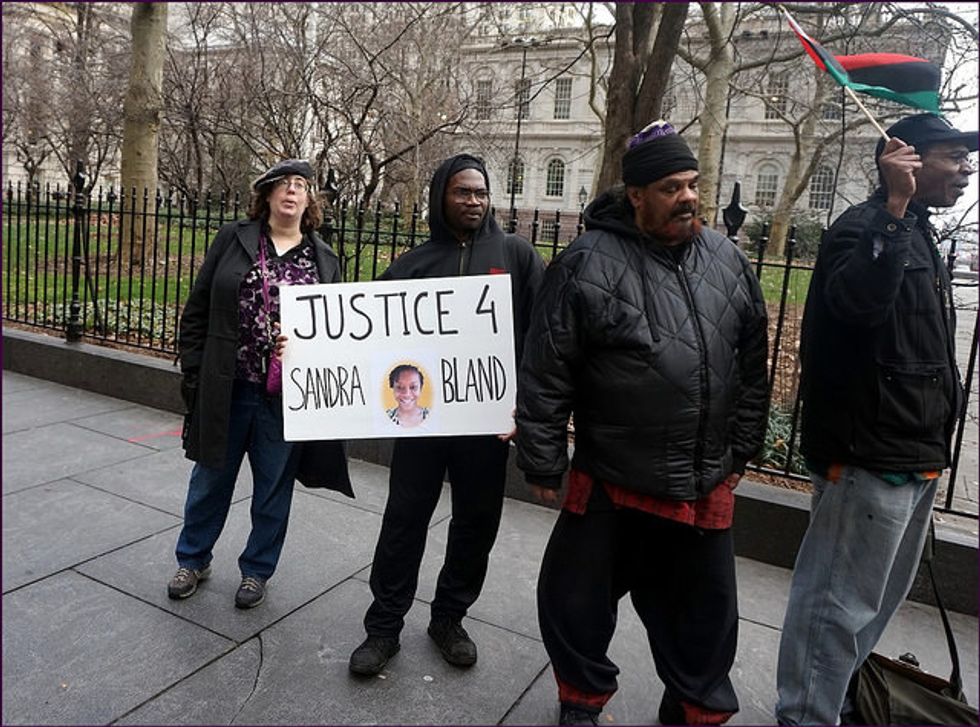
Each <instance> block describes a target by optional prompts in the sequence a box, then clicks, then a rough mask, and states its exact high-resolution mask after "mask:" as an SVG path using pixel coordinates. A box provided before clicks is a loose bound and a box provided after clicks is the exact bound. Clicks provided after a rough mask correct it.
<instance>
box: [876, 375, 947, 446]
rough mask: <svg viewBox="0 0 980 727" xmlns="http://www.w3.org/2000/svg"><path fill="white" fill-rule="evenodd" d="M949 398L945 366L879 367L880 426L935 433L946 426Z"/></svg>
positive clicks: (878, 417) (919, 432) (915, 433)
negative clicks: (946, 391)
mask: <svg viewBox="0 0 980 727" xmlns="http://www.w3.org/2000/svg"><path fill="white" fill-rule="evenodd" d="M946 409H947V402H946V396H945V392H944V391H943V372H942V369H939V368H934V367H923V368H911V367H907V368H896V367H890V366H879V368H878V416H877V418H876V420H877V423H878V426H879V427H880V428H881V429H883V430H888V431H891V432H902V433H907V434H913V435H935V434H936V433H937V432H941V431H942V430H943V426H944V423H945V419H946Z"/></svg>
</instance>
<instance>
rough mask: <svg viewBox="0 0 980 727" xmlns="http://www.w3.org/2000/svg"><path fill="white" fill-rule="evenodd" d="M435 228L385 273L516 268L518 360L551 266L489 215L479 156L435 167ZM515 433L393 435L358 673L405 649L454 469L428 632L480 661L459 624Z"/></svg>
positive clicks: (447, 653)
mask: <svg viewBox="0 0 980 727" xmlns="http://www.w3.org/2000/svg"><path fill="white" fill-rule="evenodd" d="M429 230H430V238H429V239H428V240H427V241H426V242H424V243H423V244H421V245H419V246H418V247H416V248H413V249H412V250H409V251H408V252H406V253H404V254H403V255H401V256H400V257H399V258H398V259H397V260H395V261H394V262H393V263H392V264H391V267H389V268H388V270H386V271H385V273H384V274H383V275H382V278H384V279H389V280H408V279H416V278H436V277H447V276H454V275H488V274H509V275H510V276H511V296H512V303H513V315H514V342H515V348H516V350H515V355H516V356H517V360H518V361H519V360H520V356H521V348H522V342H523V340H524V333H525V332H526V331H527V322H528V319H529V318H530V315H531V305H532V303H533V300H534V295H535V293H536V291H537V289H538V286H539V285H540V283H541V276H542V274H543V271H544V262H543V261H542V260H541V257H540V256H539V255H538V254H537V252H535V250H534V248H533V247H531V244H530V243H529V242H528V241H527V240H525V239H524V238H523V237H519V236H517V235H508V234H506V233H504V232H503V231H502V230H501V229H500V227H499V226H498V225H497V222H496V220H494V218H493V215H491V214H490V183H489V180H488V176H487V171H486V168H485V167H484V165H483V162H482V161H481V160H480V159H478V158H477V157H474V156H472V155H470V154H458V155H456V156H454V157H450V158H449V159H447V160H446V161H444V162H443V163H442V164H441V165H440V166H439V168H438V169H436V171H435V174H434V175H433V177H432V183H431V184H430V185H429ZM509 439H510V435H509V434H507V435H501V436H499V437H497V436H493V435H488V436H457V437H416V438H411V439H409V438H399V439H397V440H396V441H395V448H394V452H393V453H392V457H391V478H390V481H389V490H388V502H387V503H386V505H385V513H384V518H383V520H382V522H381V533H380V534H379V536H378V544H377V547H376V549H375V551H374V562H373V564H372V566H371V593H372V594H373V596H374V600H373V602H372V603H371V606H370V607H369V608H368V611H367V614H366V615H365V616H364V628H365V630H366V631H367V638H366V639H365V640H364V642H363V643H362V644H361V645H360V646H358V647H357V648H356V649H355V650H354V652H353V653H352V654H351V656H350V662H349V666H350V670H351V671H352V672H354V673H355V674H360V675H373V674H377V673H379V672H380V671H381V670H382V669H383V668H384V666H385V664H387V663H388V660H389V659H391V657H392V656H394V655H395V654H396V653H398V650H399V648H400V647H399V634H400V633H401V630H402V627H403V626H404V625H405V614H406V613H408V610H409V608H410V607H411V605H412V601H413V599H414V597H415V588H416V586H417V585H418V577H419V566H420V565H421V563H422V554H423V552H424V551H425V539H426V535H427V534H428V529H429V521H430V520H431V519H432V513H433V511H434V510H435V507H436V503H437V502H438V501H439V495H440V493H441V492H442V483H443V479H444V477H445V476H446V474H447V472H448V474H449V481H450V485H451V486H452V518H451V520H450V521H449V535H448V542H447V543H446V560H445V563H444V564H443V566H442V570H440V571H439V578H438V581H437V583H436V592H435V597H434V598H433V599H432V605H431V613H432V618H431V620H430V622H429V628H428V632H429V636H431V637H432V639H433V641H435V644H436V646H437V647H438V648H439V650H440V651H441V652H442V655H443V657H444V658H445V659H446V661H448V662H449V663H451V664H453V665H454V666H459V667H469V666H471V665H473V664H474V663H475V662H476V658H477V649H476V644H474V643H473V641H472V639H470V637H469V634H467V633H466V630H465V629H464V628H463V626H462V623H461V622H462V619H463V617H464V616H465V615H466V612H467V610H468V609H469V607H470V606H472V605H473V603H474V602H475V601H476V599H477V597H478V596H479V595H480V590H481V589H482V587H483V580H484V578H485V577H486V574H487V565H488V562H489V557H490V549H491V548H492V547H493V543H494V540H495V539H496V537H497V528H498V526H499V524H500V513H501V509H502V507H503V500H504V481H505V479H506V474H507V456H508V452H509V447H510V445H509V444H508V440H509Z"/></svg>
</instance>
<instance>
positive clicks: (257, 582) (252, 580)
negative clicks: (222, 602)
mask: <svg viewBox="0 0 980 727" xmlns="http://www.w3.org/2000/svg"><path fill="white" fill-rule="evenodd" d="M264 600H265V581H264V580H262V579H261V578H256V577H255V576H244V577H243V578H242V584H241V585H240V586H239V587H238V593H236V594H235V608H255V607H256V606H258V605H259V604H260V603H262V601H264Z"/></svg>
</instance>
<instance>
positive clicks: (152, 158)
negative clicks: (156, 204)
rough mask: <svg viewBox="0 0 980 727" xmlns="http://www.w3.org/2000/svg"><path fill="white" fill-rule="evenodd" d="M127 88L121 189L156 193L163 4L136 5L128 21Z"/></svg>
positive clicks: (164, 10)
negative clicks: (128, 56) (129, 46)
mask: <svg viewBox="0 0 980 727" xmlns="http://www.w3.org/2000/svg"><path fill="white" fill-rule="evenodd" d="M130 29H131V31H130V32H131V37H132V48H131V51H130V68H129V87H128V90H127V91H126V101H125V104H124V105H123V117H124V119H125V122H124V126H123V143H122V171H121V178H122V187H123V189H131V188H133V187H135V188H136V189H138V190H147V192H148V194H149V197H150V198H151V199H152V198H154V197H155V196H156V190H157V158H158V150H159V139H158V138H159V132H160V113H161V110H162V105H163V103H162V94H161V91H162V88H161V86H162V83H163V62H164V50H165V46H166V29H167V4H166V3H160V2H151V3H136V4H135V5H133V15H132V20H131V25H130Z"/></svg>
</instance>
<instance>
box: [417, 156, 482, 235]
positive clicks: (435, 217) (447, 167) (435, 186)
mask: <svg viewBox="0 0 980 727" xmlns="http://www.w3.org/2000/svg"><path fill="white" fill-rule="evenodd" d="M464 169H475V170H476V171H478V172H479V173H480V174H482V175H483V180H484V182H485V183H486V185H487V190H489V189H490V176H489V175H488V174H487V168H486V166H485V165H484V163H483V160H482V159H480V158H479V157H475V156H473V155H472V154H457V155H456V156H454V157H449V158H448V159H446V161H444V162H443V163H442V164H440V165H439V167H438V168H437V169H436V171H435V172H434V173H433V175H432V182H431V183H430V184H429V233H430V236H431V238H432V239H433V240H435V241H438V242H456V236H455V235H454V234H453V232H452V230H450V229H449V226H448V225H447V224H446V214H445V210H444V208H443V203H444V200H445V199H446V187H447V186H448V185H449V180H450V179H452V177H453V175H454V174H457V173H459V172H461V171H463V170H464ZM495 230H499V227H498V226H497V222H496V221H495V220H494V219H493V215H491V214H490V210H489V209H487V214H486V216H485V217H484V218H483V224H481V225H480V229H479V230H477V231H476V234H475V237H482V236H483V235H485V234H487V233H488V232H491V231H495Z"/></svg>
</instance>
